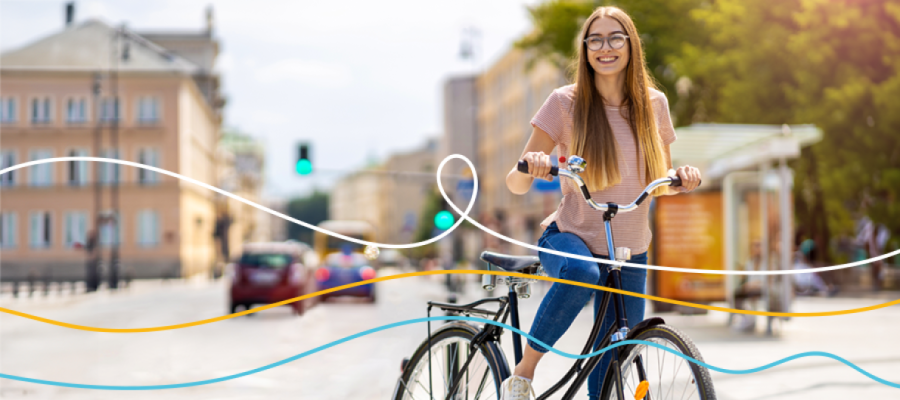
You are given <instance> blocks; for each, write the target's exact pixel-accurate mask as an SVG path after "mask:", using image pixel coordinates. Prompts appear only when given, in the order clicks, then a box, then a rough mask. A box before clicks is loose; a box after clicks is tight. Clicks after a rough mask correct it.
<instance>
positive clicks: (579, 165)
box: [569, 156, 587, 174]
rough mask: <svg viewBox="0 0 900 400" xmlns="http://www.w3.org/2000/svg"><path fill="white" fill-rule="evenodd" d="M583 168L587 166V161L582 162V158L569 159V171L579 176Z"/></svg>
mask: <svg viewBox="0 0 900 400" xmlns="http://www.w3.org/2000/svg"><path fill="white" fill-rule="evenodd" d="M585 166H587V161H584V159H583V158H581V157H578V156H570V157H569V171H572V172H574V173H576V174H579V173H582V172H584V167H585Z"/></svg>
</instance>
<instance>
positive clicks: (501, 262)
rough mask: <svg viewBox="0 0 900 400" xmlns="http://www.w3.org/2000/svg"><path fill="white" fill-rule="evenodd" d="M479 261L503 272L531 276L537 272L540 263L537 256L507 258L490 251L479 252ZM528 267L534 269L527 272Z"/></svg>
mask: <svg viewBox="0 0 900 400" xmlns="http://www.w3.org/2000/svg"><path fill="white" fill-rule="evenodd" d="M481 259H482V260H484V262H486V263H488V264H491V265H495V266H497V268H500V269H502V270H504V271H508V272H521V273H524V274H533V273H535V272H537V265H538V264H540V263H541V259H540V258H538V257H537V256H508V255H506V254H500V253H494V252H492V251H483V252H481ZM529 267H535V268H532V269H531V270H528V268H529Z"/></svg>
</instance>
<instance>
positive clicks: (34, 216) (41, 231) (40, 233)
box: [31, 211, 53, 249]
mask: <svg viewBox="0 0 900 400" xmlns="http://www.w3.org/2000/svg"><path fill="white" fill-rule="evenodd" d="M52 227H53V224H52V221H51V220H50V213H49V212H47V211H38V212H33V213H31V247H32V248H34V249H46V248H49V247H50V242H51V240H50V238H52V237H53V235H52V232H53V229H52Z"/></svg>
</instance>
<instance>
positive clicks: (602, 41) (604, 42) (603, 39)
mask: <svg viewBox="0 0 900 400" xmlns="http://www.w3.org/2000/svg"><path fill="white" fill-rule="evenodd" d="M614 37H624V38H625V40H626V42H627V41H628V39H630V38H631V37H630V36H628V35H623V34H621V33H616V34H614V35H610V36H607V37H603V36H589V37H587V38H585V39H584V46H585V47H587V49H588V50H590V51H599V50H603V46H605V45H609V48H610V49H613V50H619V49H621V48H622V47H625V45H624V44H622V46H621V47H613V45H612V43H610V42H609V40H610V39H612V38H614ZM591 39H600V47H599V48H597V49H592V48H591V45H590V44H588V41H589V40H591Z"/></svg>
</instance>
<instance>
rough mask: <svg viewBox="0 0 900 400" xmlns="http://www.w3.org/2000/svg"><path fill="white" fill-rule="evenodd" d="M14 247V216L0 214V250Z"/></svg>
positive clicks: (7, 213) (12, 214)
mask: <svg viewBox="0 0 900 400" xmlns="http://www.w3.org/2000/svg"><path fill="white" fill-rule="evenodd" d="M14 247H16V214H15V213H9V212H6V213H0V248H4V249H11V248H14Z"/></svg>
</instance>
